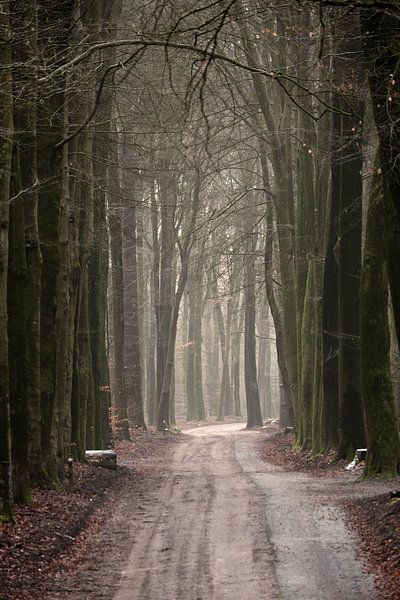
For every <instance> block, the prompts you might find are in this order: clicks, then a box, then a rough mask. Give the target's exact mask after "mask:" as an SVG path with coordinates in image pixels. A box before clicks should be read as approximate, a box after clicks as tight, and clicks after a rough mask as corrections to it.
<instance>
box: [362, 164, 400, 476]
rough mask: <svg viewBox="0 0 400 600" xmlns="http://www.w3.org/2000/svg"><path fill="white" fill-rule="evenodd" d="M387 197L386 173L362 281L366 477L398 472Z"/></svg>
mask: <svg viewBox="0 0 400 600" xmlns="http://www.w3.org/2000/svg"><path fill="white" fill-rule="evenodd" d="M384 231H385V202H384V201H383V190H382V184H381V177H380V176H379V175H378V174H377V173H375V175H374V181H373V184H372V187H371V193H370V199H369V208H368V220H367V232H366V239H365V249H364V260H363V269H362V280H361V308H360V322H361V376H362V379H361V381H362V394H363V401H364V408H365V415H366V422H367V432H368V453H367V461H366V465H365V471H364V476H366V477H374V476H376V475H380V476H382V477H397V476H398V474H399V469H400V439H399V431H398V425H397V415H396V407H395V402H394V396H393V386H392V379H391V374H390V331H389V323H388V283H387V274H386V268H385V241H384V236H383V235H382V233H383V232H384Z"/></svg>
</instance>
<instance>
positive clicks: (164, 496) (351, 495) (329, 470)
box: [0, 423, 400, 600]
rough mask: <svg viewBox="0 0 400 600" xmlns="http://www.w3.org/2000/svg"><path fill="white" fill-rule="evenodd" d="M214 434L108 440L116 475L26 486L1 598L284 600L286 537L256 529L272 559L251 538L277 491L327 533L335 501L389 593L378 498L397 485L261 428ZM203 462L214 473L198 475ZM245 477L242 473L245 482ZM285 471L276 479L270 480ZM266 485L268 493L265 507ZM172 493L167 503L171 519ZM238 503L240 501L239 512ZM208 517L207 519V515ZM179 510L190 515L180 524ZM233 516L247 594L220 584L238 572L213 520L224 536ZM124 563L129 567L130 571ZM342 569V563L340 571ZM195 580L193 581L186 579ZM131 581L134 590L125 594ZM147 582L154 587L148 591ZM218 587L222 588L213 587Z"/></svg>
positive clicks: (393, 595) (393, 515)
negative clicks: (27, 497) (362, 478)
mask: <svg viewBox="0 0 400 600" xmlns="http://www.w3.org/2000/svg"><path fill="white" fill-rule="evenodd" d="M218 427H219V426H218V425H216V424H215V425H214V426H213V427H204V428H202V427H196V428H193V429H192V430H190V431H189V432H188V433H189V434H190V435H172V434H167V435H166V436H162V435H161V436H160V435H154V434H148V433H142V432H135V433H134V434H133V441H132V442H126V443H119V444H117V448H116V449H117V453H118V462H119V464H120V465H121V467H119V468H118V470H117V471H109V470H105V469H100V468H95V467H91V466H88V465H86V466H77V465H76V466H75V476H74V481H73V482H68V483H66V485H65V487H64V490H63V491H39V490H38V491H35V492H34V496H33V503H32V504H31V505H30V506H28V507H22V506H21V507H17V511H16V524H14V525H10V524H9V525H2V526H0V581H1V586H0V599H1V600H37V599H39V598H41V599H42V600H43V599H44V598H47V599H48V600H63V599H67V598H68V600H78V599H79V600H86V599H90V600H91V599H95V598H96V599H111V598H113V599H115V600H124V599H125V598H128V597H129V598H146V600H158V598H160V599H161V598H162V599H163V600H166V599H167V598H177V597H179V598H182V600H189V599H190V600H191V599H192V598H196V599H197V598H201V599H202V600H211V599H212V598H216V599H218V600H220V598H221V599H222V598H225V597H227V598H228V597H229V598H239V599H240V598H243V597H247V598H249V599H253V597H254V598H263V597H264V595H260V594H259V592H258V591H257V585H259V583H257V582H261V583H262V585H263V589H264V590H267V592H264V593H267V594H268V595H266V596H265V597H266V598H269V599H273V598H279V599H280V598H286V597H288V598H291V597H292V596H291V592H290V590H289V591H287V594H288V595H285V594H284V593H282V592H279V589H281V590H282V589H283V588H282V586H281V585H279V581H278V580H279V569H280V566H279V564H280V561H281V562H282V560H283V559H284V557H285V552H286V549H287V540H285V539H284V537H281V539H280V536H281V532H280V531H279V530H278V531H274V525H273V526H272V528H271V527H268V526H266V528H265V527H264V529H265V531H264V533H265V532H266V533H267V535H268V536H270V537H271V539H276V546H277V548H278V551H277V555H276V556H275V551H274V548H273V545H274V544H275V542H274V544H272V545H271V542H270V541H269V540H268V539H264V540H263V539H260V530H262V529H263V519H264V517H263V516H262V514H261V513H262V510H265V508H263V506H264V504H265V502H267V504H268V503H270V508H271V511H275V514H276V515H277V516H276V518H277V519H278V521H279V510H280V508H279V505H281V504H282V502H281V498H280V493H282V498H288V501H289V500H290V498H291V493H292V492H293V494H294V493H296V494H297V495H295V496H293V497H292V500H291V501H293V502H299V503H300V508H301V510H303V508H304V503H305V504H308V497H310V499H311V500H310V501H311V506H313V503H315V502H316V504H315V506H316V511H317V512H316V513H315V515H318V514H319V513H318V511H321V510H322V513H321V514H322V520H326V514H325V512H324V511H325V510H326V505H327V503H329V511H330V512H329V515H330V516H329V518H328V520H332V518H333V521H332V522H334V523H335V527H336V526H337V514H336V513H335V515H334V517H331V512H332V508H331V506H330V505H331V503H336V502H337V501H339V502H340V504H341V506H342V508H344V509H345V511H344V512H345V514H346V518H347V522H348V524H349V525H350V526H351V528H352V529H353V530H354V531H355V532H356V535H357V536H358V537H355V539H360V542H359V543H358V544H356V546H357V551H359V553H360V554H361V556H362V557H363V559H364V561H365V564H366V566H367V569H368V570H369V571H370V572H371V573H373V574H374V576H375V577H376V582H377V588H378V589H379V590H380V597H381V598H382V599H387V600H389V599H390V600H394V599H399V598H400V594H399V591H398V590H399V589H400V566H399V565H400V508H399V507H400V503H399V502H393V501H390V499H389V490H390V486H391V485H392V486H393V490H399V489H400V482H399V481H397V482H393V483H392V484H388V483H382V484H381V483H380V482H372V483H371V482H364V483H360V484H358V483H357V482H355V479H356V477H357V475H359V474H360V472H358V473H357V472H356V473H348V472H346V471H344V464H343V463H334V462H333V461H332V459H333V457H332V456H328V457H318V458H317V459H315V460H313V459H312V458H311V457H310V456H309V455H306V454H304V453H298V452H293V450H292V445H293V440H292V438H291V436H290V434H289V435H283V434H281V433H276V431H273V430H262V431H258V432H254V434H253V435H251V434H249V435H243V433H245V432H239V431H238V427H239V428H242V427H243V423H241V424H239V425H236V426H235V425H225V426H224V425H222V426H221V427H222V430H223V428H224V427H227V428H228V429H227V431H228V432H230V433H229V436H226V438H225V440H224V438H223V437H222V438H221V437H219V434H218V431H219V430H220V429H218ZM231 428H233V429H232V431H231ZM203 432H204V437H202V436H203ZM231 438H232V439H231ZM249 449H250V450H252V452H249ZM253 451H254V454H255V459H254V461H253V462H251V460H252V459H251V460H250V459H249V455H252V453H253ZM257 454H259V458H257ZM222 457H223V458H224V460H222ZM260 459H261V460H260ZM249 460H250V462H249ZM257 461H258V462H257ZM212 464H213V465H214V466H213V467H212V468H215V469H216V470H215V472H208V471H207V469H209V467H210V468H211V466H210V465H212ZM262 464H264V465H266V467H265V468H264V467H262ZM260 465H261V466H260ZM268 465H275V467H272V466H271V468H270V467H269V466H268ZM239 467H240V468H239ZM273 469H277V470H276V471H274V470H273ZM246 470H249V472H250V479H252V480H251V481H250V479H249V476H248V474H247V473H246ZM264 470H265V473H264V474H261V471H264ZM285 471H286V472H287V473H288V479H287V480H285V479H284V478H283V479H282V477H281V475H280V474H281V472H285ZM243 473H244V475H246V477H244V476H243ZM303 473H305V474H306V475H304V477H306V479H304V477H303ZM321 475H322V477H321ZM257 478H258V479H259V481H258V479H257ZM260 478H264V480H265V481H267V485H268V486H270V487H271V486H272V487H271V490H272V491H271V490H269V489H268V491H267V492H265V490H264V492H263V493H262V494H261V493H259V492H257V493H256V492H255V490H256V488H257V489H259V488H260V485H261V486H262V485H265V481H264V480H261V479H260ZM310 478H311V479H310ZM216 479H218V480H220V481H221V482H222V483H223V482H224V481H230V482H231V483H230V486H231V488H230V489H225V488H224V490H222V491H221V489H220V488H219V487H218V485H217V481H216ZM313 480H314V481H315V483H314V484H313ZM171 482H172V483H171ZM223 485H224V486H226V484H225V483H223ZM274 485H277V486H278V487H277V490H278V493H277V496H276V501H277V504H276V505H274V502H275V500H274V498H275V496H274V492H273V489H272V488H273V486H274ZM279 486H280V487H279ZM296 486H297V487H298V489H297V491H296V489H295V488H296ZM299 494H300V495H299ZM303 496H304V501H303ZM172 498H174V499H175V500H174V502H173V505H174V508H173V510H172V514H171V515H170V511H171V507H170V502H171V499H172ZM243 498H247V500H246V504H245V505H243ZM321 498H322V501H321ZM297 499H299V500H297ZM230 502H233V504H232V505H230V504H229V503H230ZM237 502H241V503H242V504H241V505H240V506H241V508H242V513H243V515H242V517H241V518H240V519H237V516H236V514H235V513H234V512H233V511H234V510H235V505H236V508H237V507H238V506H239V505H238V504H237ZM229 506H230V507H229ZM284 508H285V507H283V508H282V510H283V509H284ZM167 509H168V510H167ZM341 510H342V509H341ZM207 511H208V512H209V513H210V514H211V513H212V514H213V515H214V516H207V514H208V513H207ZM189 513H190V514H191V515H192V516H191V517H190V518H189V520H187V519H188V517H187V515H188V514H189ZM250 513H251V515H252V516H251V519H250V518H249V517H248V516H249V514H250ZM315 518H317V516H315ZM171 519H172V521H171ZM210 519H211V520H210ZM235 520H237V521H238V522H237V523H235V527H234V528H233V530H232V531H231V535H232V536H233V538H232V539H233V540H234V539H238V540H240V542H238V543H239V546H240V547H241V553H240V556H237V555H235V556H233V555H232V556H231V557H230V558H231V562H232V563H233V564H236V565H237V562H236V561H237V559H238V558H239V562H240V563H241V562H243V567H245V568H246V572H248V575H249V577H248V578H247V585H248V586H249V588H246V589H240V587H238V586H237V585H235V586H234V587H233V588H230V587H229V586H230V585H231V583H229V582H232V581H237V577H238V575H240V572H239V573H236V572H235V570H237V566H236V567H235V569H234V571H233V572H232V571H230V570H229V569H230V567H229V566H228V565H227V564H225V562H224V561H225V559H224V554H225V552H226V548H230V547H232V548H233V545H232V539H231V538H229V539H227V538H226V533H223V531H220V530H218V527H220V525H218V524H217V521H218V523H219V522H221V523H222V524H225V525H226V526H227V527H228V528H229V529H231V523H232V522H234V521H235ZM169 521H171V525H168V522H169ZM186 521H187V522H186ZM178 526H179V527H178ZM296 527H297V525H296ZM177 529H179V530H182V535H181V536H180V537H179V539H178V538H177V539H176V540H175V538H174V536H175V535H176V530H177ZM223 529H224V528H223ZM225 529H226V527H225ZM214 530H215V531H216V533H217V538H220V539H217V540H214V542H213V547H212V548H208V547H207V544H209V538H210V536H211V535H214V534H213V531H214ZM244 530H246V533H244ZM204 531H205V532H206V534H207V535H205V533H204ZM196 536H198V538H199V539H198V540H197V541H196V540H195V541H194V546H193V543H192V541H191V542H190V544H189V542H188V538H196ZM235 536H236V537H235ZM303 543H304V540H303ZM311 543H312V541H311ZM279 544H281V550H280V549H279V548H280V546H279ZM347 545H348V544H346V547H347ZM178 546H179V547H180V550H179V552H178V550H177V548H178ZM234 546H235V547H236V544H234ZM246 548H247V550H248V552H246ZM232 551H233V550H232ZM210 552H212V553H213V556H214V559H215V557H216V556H217V557H218V556H219V558H216V559H215V560H216V564H217V565H219V567H218V568H219V574H218V573H216V572H214V571H213V567H212V565H211V564H210V561H205V562H204V563H202V564H200V563H199V560H200V558H199V557H200V556H201V555H202V554H207V553H210ZM218 553H220V554H218ZM243 553H244V554H243ZM228 554H229V552H228ZM129 555H131V558H130V559H129V560H128V557H129ZM247 555H251V556H253V562H252V563H251V564H246V561H245V560H244V558H243V556H247ZM132 556H133V558H132ZM145 557H147V558H146V559H145ZM132 560H133V561H134V563H133V564H130V563H131V561H132ZM149 560H150V563H149V562H148V561H149ZM151 561H154V562H153V563H152V562H151ZM187 562H189V563H190V564H192V563H193V568H195V569H196V570H197V571H198V573H197V574H196V582H197V583H196V585H197V588H196V586H194V585H193V577H194V576H195V575H194V573H192V572H191V570H190V567H189V566H187V565H186V563H187ZM212 562H214V560H213V561H212ZM350 562H351V561H350ZM182 563H184V564H185V565H186V566H183V564H182ZM347 568H348V567H347V566H346V567H343V565H342V570H343V569H344V570H346V569H347ZM157 569H159V570H160V573H159V575H160V579H162V580H163V581H164V582H165V580H166V579H167V580H169V579H170V580H171V582H170V584H166V583H163V585H162V586H161V588H160V584H159V583H158V584H157V585H156V584H155V583H154V578H153V574H154V573H155V571H156V570H157ZM174 569H175V570H174ZM239 571H240V569H239ZM199 573H200V575H199ZM221 573H222V575H221ZM328 575H329V574H328ZM325 576H326V574H325V575H323V577H325ZM198 577H200V580H201V581H197V579H198ZM220 577H222V580H220ZM285 577H286V571H285ZM296 577H298V575H297V574H296V573H293V577H292V585H297V583H296ZM362 577H363V576H362ZM133 579H134V580H135V587H136V586H137V589H138V590H139V591H138V592H137V594H138V595H132V581H133ZM244 579H246V577H245V578H244ZM289 579H290V577H289ZM351 579H354V577H352V578H351ZM355 579H357V577H356V578H355ZM178 580H180V582H181V583H180V585H181V588H180V589H179V590H177V589H175V588H174V587H173V585H175V584H176V581H178ZM240 580H243V575H240ZM172 582H175V583H174V584H173V583H172ZM154 585H155V586H156V587H152V586H154ZM288 585H289V584H288ZM360 585H361V584H360ZM168 586H172V587H168ZM182 586H183V587H182ZM185 586H189V587H187V588H186V587H185ZM221 586H222V587H221ZM283 587H284V586H283ZM189 588H190V591H188V590H189ZM222 589H223V590H225V591H224V592H221V590H222ZM288 589H289V588H288ZM140 590H142V591H141V592H140ZM196 590H197V591H196ZM218 590H219V591H218ZM249 590H250V591H249ZM192 592H193V593H192ZM177 593H178V594H179V595H176V594H177ZM225 593H226V594H227V595H226V596H225ZM323 593H325V592H323ZM141 594H142V595H141ZM193 594H194V595H193ZM241 594H245V595H241ZM374 594H375V592H371V595H368V592H367V593H365V592H364V591H362V592H360V594H359V595H357V592H354V590H353V591H352V592H351V595H348V596H346V595H343V594H342V595H341V593H340V592H339V593H337V591H335V596H334V597H335V598H342V597H343V598H346V597H348V598H350V597H351V598H352V600H354V599H355V598H358V597H360V598H363V600H364V598H372V599H373V600H375V598H377V596H376V595H374ZM308 596H309V597H306V596H302V595H301V594H300V595H299V594H298V593H297V595H296V597H297V598H298V600H312V598H314V597H315V598H317V597H318V598H319V597H320V596H317V595H315V596H310V594H309V595H308ZM322 597H324V598H325V599H327V598H328V596H326V595H325V596H321V598H322Z"/></svg>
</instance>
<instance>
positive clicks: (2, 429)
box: [0, 0, 13, 522]
mask: <svg viewBox="0 0 400 600" xmlns="http://www.w3.org/2000/svg"><path fill="white" fill-rule="evenodd" d="M0 27H1V30H2V32H3V35H2V42H1V44H0V57H1V64H2V65H10V66H11V45H10V38H11V31H10V7H9V3H8V2H7V1H5V0H2V1H1V2H0ZM12 136H13V104H12V78H11V69H6V70H4V71H3V73H2V75H1V76H0V165H1V168H0V200H1V201H0V522H1V521H4V520H10V519H12V509H11V504H12V487H11V471H12V467H11V435H10V433H11V432H10V395H9V365H8V334H7V321H8V312H7V274H8V219H9V200H10V174H11V160H12Z"/></svg>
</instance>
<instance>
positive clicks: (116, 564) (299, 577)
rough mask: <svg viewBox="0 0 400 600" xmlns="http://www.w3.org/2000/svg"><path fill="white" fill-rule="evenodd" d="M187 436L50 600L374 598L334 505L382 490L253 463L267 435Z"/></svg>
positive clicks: (231, 429)
mask: <svg viewBox="0 0 400 600" xmlns="http://www.w3.org/2000/svg"><path fill="white" fill-rule="evenodd" d="M180 438H181V439H180V441H178V442H177V443H176V444H173V445H172V446H171V447H170V454H169V456H168V457H166V460H165V463H164V464H163V465H162V467H163V468H162V472H163V475H162V480H161V481H159V480H155V485H154V487H153V488H151V489H148V490H147V492H146V494H144V495H142V496H140V497H138V496H137V495H136V496H135V491H134V490H132V491H131V493H132V495H131V496H129V495H128V496H127V497H126V498H125V499H123V501H121V502H122V504H121V506H118V507H116V508H115V514H114V519H113V523H111V524H110V527H109V532H108V534H106V537H105V539H102V540H101V541H100V544H103V545H104V548H103V550H104V552H103V554H102V555H101V559H99V556H97V558H95V559H94V560H95V564H93V563H92V565H91V567H90V568H87V569H86V570H84V571H83V573H81V574H80V575H79V580H76V581H75V582H72V583H71V582H70V583H68V584H67V587H64V594H63V593H61V594H60V595H54V596H53V597H54V598H63V597H65V598H68V599H70V600H74V599H75V598H76V599H78V598H80V599H82V600H83V599H89V598H90V599H92V598H110V599H111V598H112V599H113V600H224V599H230V600H262V599H266V600H267V599H268V600H278V599H279V600H319V599H320V600H331V599H332V600H333V599H334V600H376V599H377V598H378V597H379V596H378V593H377V592H376V590H374V587H373V583H372V581H371V579H370V577H369V576H367V575H366V574H365V573H363V572H362V567H361V565H360V563H359V562H358V561H357V558H356V552H355V543H354V540H353V538H352V536H351V534H350V533H349V531H348V529H347V528H346V527H345V525H344V522H343V518H342V513H341V511H340V509H339V508H338V507H337V506H336V500H337V499H340V498H341V497H343V498H344V497H347V496H350V495H354V494H357V495H360V493H361V494H362V495H366V494H369V493H371V494H373V493H376V486H375V485H374V484H362V490H361V492H360V487H359V486H360V484H354V483H352V482H350V481H343V482H339V483H338V482H337V481H336V480H331V479H322V478H313V477H311V476H307V475H305V474H303V473H287V472H284V471H281V470H280V469H277V468H276V467H272V466H270V465H268V464H266V463H264V462H262V461H261V460H260V459H259V458H258V448H259V447H260V443H261V440H262V439H265V434H264V433H259V432H248V431H243V424H234V425H232V424H229V425H218V426H208V427H203V428H199V429H196V430H190V431H186V432H185V435H183V436H180ZM156 481H157V482H156ZM107 557H108V562H107ZM124 561H125V566H123V565H124ZM110 564H112V566H110ZM121 570H122V572H121ZM107 571H108V573H107ZM111 571H112V572H111Z"/></svg>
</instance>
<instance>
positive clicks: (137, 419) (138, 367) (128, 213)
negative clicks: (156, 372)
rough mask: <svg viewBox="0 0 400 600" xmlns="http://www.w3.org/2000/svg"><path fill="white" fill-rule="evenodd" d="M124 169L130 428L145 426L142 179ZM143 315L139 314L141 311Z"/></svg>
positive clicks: (124, 257) (124, 250)
mask: <svg viewBox="0 0 400 600" xmlns="http://www.w3.org/2000/svg"><path fill="white" fill-rule="evenodd" d="M126 171H127V169H126V168H125V169H124V186H123V187H124V190H126V192H125V193H124V200H123V207H122V215H123V226H122V245H123V270H124V290H123V293H124V319H125V337H124V340H125V347H124V355H125V367H126V376H125V381H126V395H127V406H128V414H129V420H130V423H131V425H132V426H133V427H140V428H143V427H145V426H146V425H145V422H144V412H143V385H142V360H141V356H142V349H141V335H140V333H142V334H143V330H142V331H140V327H139V290H138V256H137V220H136V205H137V203H138V202H139V201H141V200H142V196H143V190H142V182H141V181H140V179H139V178H140V175H139V173H138V172H135V173H132V176H129V174H128V173H127V172H126ZM142 314H143V313H142Z"/></svg>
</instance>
